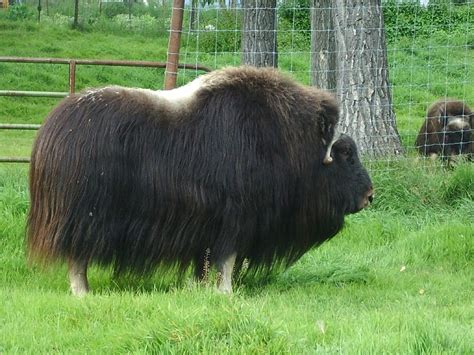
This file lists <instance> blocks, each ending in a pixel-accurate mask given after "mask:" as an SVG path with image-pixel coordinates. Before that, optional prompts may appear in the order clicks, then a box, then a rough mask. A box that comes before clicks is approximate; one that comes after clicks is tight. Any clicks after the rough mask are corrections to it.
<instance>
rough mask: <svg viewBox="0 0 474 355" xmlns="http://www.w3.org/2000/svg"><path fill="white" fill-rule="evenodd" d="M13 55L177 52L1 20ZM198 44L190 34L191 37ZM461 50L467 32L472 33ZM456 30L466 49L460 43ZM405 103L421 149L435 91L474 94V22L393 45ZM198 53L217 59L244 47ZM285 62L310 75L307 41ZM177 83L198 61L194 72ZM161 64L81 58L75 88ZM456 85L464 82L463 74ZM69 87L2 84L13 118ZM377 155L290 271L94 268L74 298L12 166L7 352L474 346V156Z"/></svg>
mask: <svg viewBox="0 0 474 355" xmlns="http://www.w3.org/2000/svg"><path fill="white" fill-rule="evenodd" d="M0 30H1V33H2V35H1V36H0V54H1V55H11V56H31V57H74V58H103V59H136V60H158V61H164V60H165V59H166V57H165V50H166V44H167V39H166V38H165V37H163V36H151V35H149V34H147V35H146V34H140V33H133V32H132V33H114V32H110V31H106V30H104V31H103V32H79V31H73V30H69V29H66V28H64V27H61V28H54V27H51V26H48V25H42V26H38V25H36V24H32V23H28V22H10V21H6V20H2V19H1V18H0ZM185 43H186V42H185ZM469 43H470V45H471V47H469V46H467V47H465V48H464V49H462V48H463V47H462V46H463V45H465V44H469ZM447 44H450V45H452V46H454V47H455V48H458V49H460V48H461V49H462V50H461V51H460V53H458V54H457V55H451V52H449V50H448V47H447ZM389 49H390V50H389V60H390V78H391V82H392V84H393V94H394V104H395V105H394V109H395V112H396V115H397V122H398V128H399V131H400V133H401V136H402V139H403V143H404V145H405V146H406V147H411V146H412V144H413V141H414V135H415V134H416V132H417V130H418V126H419V124H420V122H421V120H422V119H423V115H424V111H425V108H426V105H427V104H428V103H429V102H431V101H432V100H434V99H435V98H437V97H438V96H444V95H445V94H446V95H448V96H454V97H460V98H464V99H466V100H467V101H468V102H469V103H471V104H474V96H473V95H474V90H473V89H474V82H472V80H471V78H472V77H473V75H474V58H473V56H474V52H473V50H472V34H470V33H466V35H465V36H449V35H446V34H439V33H438V34H436V35H433V36H432V37H431V38H429V39H420V38H417V39H406V38H405V39H399V40H398V41H396V42H394V43H390V48H389ZM192 50H193V49H191V48H190V47H189V48H188V52H189V53H188V55H187V56H186V57H184V58H186V59H185V61H189V62H191V63H193V62H195V61H196V60H198V62H199V63H200V64H205V65H208V66H210V67H217V66H221V65H225V64H238V57H236V56H235V55H233V54H231V53H226V54H223V55H219V56H215V55H214V53H199V55H198V56H197V57H196V56H194V54H193V55H191V53H190V52H191V51H192ZM282 53H283V54H282V56H280V65H281V67H282V68H283V69H284V70H291V71H293V73H294V75H295V77H296V78H298V79H299V80H301V81H302V82H306V83H307V82H309V77H308V69H307V68H308V55H307V54H304V55H299V54H298V55H291V54H289V53H288V50H287V49H286V51H283V52H282ZM182 74H184V75H182V76H181V79H180V83H181V84H182V83H183V82H184V81H186V80H189V79H191V78H192V77H193V76H194V75H195V73H194V72H192V71H187V72H186V73H182ZM162 82H163V71H162V70H154V69H132V68H118V67H114V68H105V67H104V68H102V67H82V66H81V67H79V69H78V77H77V88H78V89H81V88H85V87H93V86H100V85H107V84H111V83H114V84H119V85H127V86H140V87H148V88H154V89H158V88H161V87H162ZM451 83H453V84H452V85H451ZM0 89H18V90H51V91H66V90H67V68H66V67H61V66H53V65H39V66H34V65H30V64H5V63H0ZM57 101H58V100H57V99H46V98H5V97H0V122H2V123H4V122H5V123H7V122H8V123H40V122H42V120H43V119H44V117H45V115H46V114H47V112H48V111H49V110H50V109H51V107H52V106H53V105H54V104H55V103H56V102H57ZM34 134H35V133H34V132H18V131H0V155H2V156H7V155H8V156H12V155H21V156H28V154H29V151H30V149H31V142H32V140H33V137H34ZM409 153H410V154H409V158H408V159H400V160H391V161H385V162H376V161H369V162H367V164H366V165H367V167H368V169H369V170H370V173H371V175H372V178H373V181H374V186H375V189H376V199H375V201H374V204H373V205H372V206H371V207H370V208H369V209H368V210H365V211H363V212H361V213H359V214H356V215H352V216H349V217H348V218H347V219H346V226H345V228H344V230H343V231H342V232H341V233H340V234H339V235H338V236H336V237H335V238H334V239H333V240H331V241H329V242H327V243H325V244H323V245H322V246H321V247H320V248H318V249H314V250H312V251H311V252H309V253H307V254H306V255H305V256H304V257H303V258H302V259H301V260H300V261H299V262H298V263H296V264H295V265H294V266H292V267H291V268H289V269H288V270H286V271H284V272H281V273H276V274H273V275H271V276H270V277H269V278H266V279H258V278H257V279H252V278H250V279H246V280H243V281H242V282H241V283H239V284H238V285H237V288H236V292H235V293H234V294H233V295H232V296H230V297H227V296H224V295H220V294H218V293H216V292H215V291H214V287H213V284H212V283H209V284H207V285H200V284H196V283H194V282H192V281H191V280H190V279H189V278H185V279H184V280H182V281H178V280H176V279H175V278H174V277H173V275H169V274H167V275H162V274H160V273H156V274H154V275H153V276H152V277H150V278H149V279H146V280H135V279H116V278H114V277H112V275H111V273H110V270H104V269H100V268H97V267H92V268H91V271H90V283H91V286H92V288H93V290H94V292H93V293H92V294H91V295H89V296H87V297H86V298H84V299H76V298H74V297H72V296H71V295H70V293H69V290H68V282H67V275H66V268H65V266H64V265H56V266H53V267H52V268H51V269H49V270H47V271H41V270H39V269H37V268H36V267H34V266H33V267H30V266H28V265H27V262H26V258H25V250H24V226H25V218H26V213H27V210H28V204H29V203H28V189H27V174H28V167H27V166H26V165H7V164H0V353H2V354H3V353H5V354H10V353H35V354H36V353H68V354H69V353H216V354H217V353H233V354H241V353H252V354H253V353H262V354H263V353H265V354H267V353H295V354H300V353H301V354H307V353H331V354H332V353H361V354H366V353H374V354H379V353H398V354H408V353H409V354H437V353H449V354H471V353H473V352H474V340H473V339H474V337H473V336H472V334H473V333H474V298H473V297H472V295H473V293H474V279H473V274H472V270H473V269H474V220H473V216H474V201H473V200H474V164H472V163H460V164H459V165H458V166H456V168H455V169H452V170H445V169H443V168H442V167H441V166H440V164H439V163H438V162H432V161H428V160H416V159H412V156H413V154H411V153H413V152H412V151H409Z"/></svg>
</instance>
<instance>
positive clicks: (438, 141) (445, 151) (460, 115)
mask: <svg viewBox="0 0 474 355" xmlns="http://www.w3.org/2000/svg"><path fill="white" fill-rule="evenodd" d="M473 125H474V112H472V110H471V108H470V107H469V106H468V105H467V104H465V103H464V102H463V101H459V100H446V99H443V100H439V101H436V102H435V103H433V104H432V105H431V106H430V107H429V108H428V111H427V114H426V118H425V121H424V122H423V124H422V126H421V128H420V131H419V133H418V137H417V139H416V143H415V144H416V147H417V149H418V151H419V152H420V153H421V154H424V155H428V156H431V157H432V158H435V157H437V156H441V157H442V158H443V159H448V161H449V159H451V158H452V157H454V156H455V155H460V154H468V155H471V154H473V153H474V142H473V137H472V136H473V134H472V130H473Z"/></svg>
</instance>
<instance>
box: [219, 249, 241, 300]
mask: <svg viewBox="0 0 474 355" xmlns="http://www.w3.org/2000/svg"><path fill="white" fill-rule="evenodd" d="M236 257H237V253H232V254H230V255H228V256H226V257H223V258H221V259H219V260H217V262H216V267H217V273H218V277H217V290H218V291H219V292H222V293H226V294H231V293H232V273H233V271H234V265H235V259H236Z"/></svg>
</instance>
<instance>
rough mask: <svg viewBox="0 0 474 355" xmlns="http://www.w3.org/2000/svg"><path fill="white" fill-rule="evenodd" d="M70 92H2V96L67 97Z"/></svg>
mask: <svg viewBox="0 0 474 355" xmlns="http://www.w3.org/2000/svg"><path fill="white" fill-rule="evenodd" d="M68 95H69V93H68V92H57V91H18V90H0V96H31V97H66V96H68Z"/></svg>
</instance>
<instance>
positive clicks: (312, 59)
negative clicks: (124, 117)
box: [22, 0, 474, 161]
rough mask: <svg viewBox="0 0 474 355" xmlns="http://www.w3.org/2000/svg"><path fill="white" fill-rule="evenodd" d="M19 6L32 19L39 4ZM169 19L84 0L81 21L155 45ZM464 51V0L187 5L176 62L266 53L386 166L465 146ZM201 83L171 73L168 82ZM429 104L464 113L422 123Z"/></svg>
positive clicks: (234, 0) (51, 5)
mask: <svg viewBox="0 0 474 355" xmlns="http://www.w3.org/2000/svg"><path fill="white" fill-rule="evenodd" d="M22 3H23V4H25V5H24V6H27V10H28V11H35V10H37V9H35V6H36V5H37V4H38V2H37V1H34V0H28V1H22ZM171 10H172V7H171V3H170V2H169V1H162V0H159V1H151V0H150V1H92V0H91V1H87V0H85V1H80V2H79V24H80V26H81V28H85V29H87V28H91V29H101V28H102V29H117V30H120V31H123V32H124V33H127V32H139V33H143V34H147V35H149V34H152V35H155V36H164V35H167V33H168V32H167V31H168V28H169V19H170V14H171ZM249 12H250V15H249ZM41 13H42V17H41V21H44V22H49V23H53V24H55V23H56V24H58V25H61V24H64V22H66V23H70V22H71V21H72V20H73V18H74V6H73V2H63V1H54V0H50V1H48V2H45V1H42V11H41ZM252 16H253V17H252ZM262 24H263V25H262ZM265 36H266V37H265ZM262 38H263V39H262ZM245 41H247V43H251V46H250V47H248V48H246V47H245V43H244V42H245ZM252 41H253V42H256V44H255V43H252ZM259 41H260V42H259ZM264 41H266V43H265V45H262V42H264ZM252 45H254V46H253V47H252ZM473 46H474V3H473V1H471V0H468V1H448V0H430V1H427V0H425V1H402V0H398V1H397V0H385V1H371V2H366V1H350V2H349V1H339V0H338V1H327V0H283V1H278V2H277V1H264V0H252V1H250V0H248V1H241V0H227V1H225V0H223V1H197V0H187V1H186V2H185V7H184V21H183V29H182V36H181V48H180V61H181V62H185V63H190V64H193V63H194V64H199V65H206V66H208V67H210V68H219V67H223V66H228V65H240V64H242V63H244V62H248V59H246V55H248V54H249V53H250V56H251V57H258V56H261V57H264V56H265V55H269V56H270V57H271V58H272V60H274V64H273V65H275V66H278V68H280V69H281V70H284V71H287V72H289V73H290V75H292V76H293V77H294V78H295V79H296V80H298V81H300V82H302V83H305V84H308V85H317V86H321V87H323V88H325V89H328V90H331V91H333V92H334V93H335V95H336V97H337V98H338V100H339V102H340V104H341V127H340V130H341V131H343V132H348V133H349V134H351V135H353V136H356V137H355V138H356V141H357V142H358V144H359V146H360V147H361V150H362V152H363V153H365V154H366V155H367V156H368V157H370V158H371V159H372V158H375V157H376V158H377V159H378V160H385V161H390V160H392V159H400V158H410V159H416V158H418V157H419V156H430V155H431V156H433V157H434V156H435V154H436V156H445V157H448V156H450V155H458V154H459V153H463V154H465V153H466V155H467V153H469V152H470V151H471V150H472V149H474V148H473V147H474V143H473V139H474V138H473V136H474V133H473V132H472V126H473V116H472V115H470V108H469V106H470V107H473V106H474V90H473V88H474V80H473V77H474V50H473V49H474V47H473ZM163 59H164V58H157V60H163ZM199 74H200V73H199V72H197V71H196V70H192V69H191V70H190V69H186V70H181V71H180V72H179V75H178V85H182V84H184V83H186V82H188V81H189V80H191V79H192V78H194V77H196V76H197V75H199ZM438 100H441V102H445V101H447V100H450V101H458V102H459V103H463V106H462V110H461V111H460V110H457V111H452V112H450V111H449V110H446V109H444V110H443V109H441V108H440V109H439V110H438V111H437V113H436V114H435V115H434V117H431V118H429V119H426V114H427V110H428V108H429V107H430V106H431V105H432V104H433V103H434V102H437V101H438ZM440 107H441V106H440ZM419 132H421V133H422V136H420V137H418V135H419ZM381 147H385V148H386V149H381ZM433 150H434V151H435V152H434V153H433V152H432V151H433ZM431 153H433V154H431ZM440 161H441V160H440Z"/></svg>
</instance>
